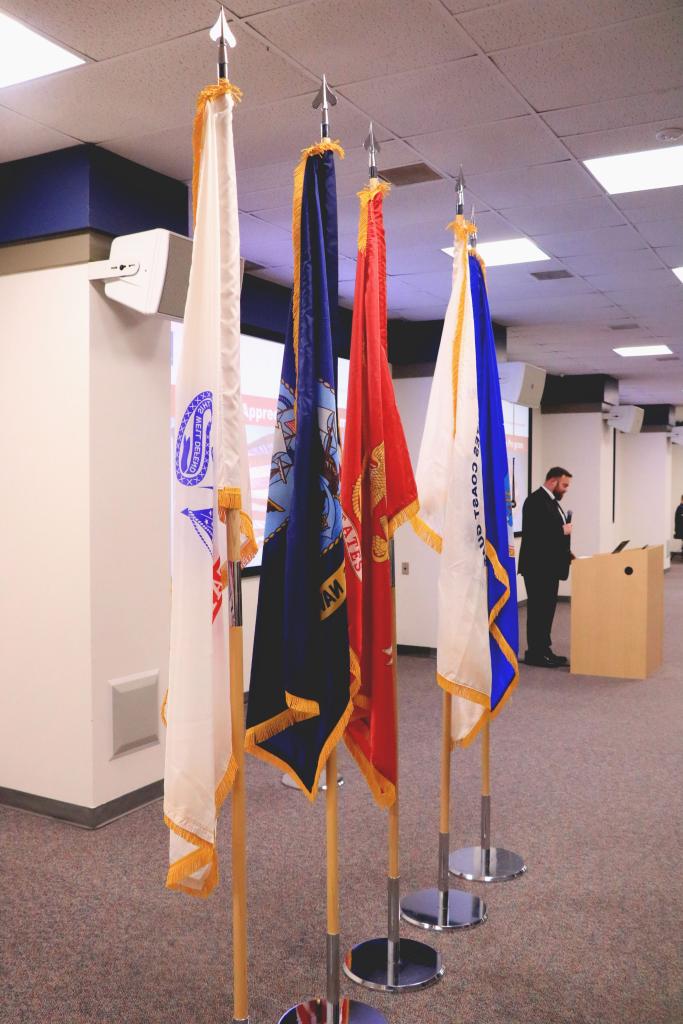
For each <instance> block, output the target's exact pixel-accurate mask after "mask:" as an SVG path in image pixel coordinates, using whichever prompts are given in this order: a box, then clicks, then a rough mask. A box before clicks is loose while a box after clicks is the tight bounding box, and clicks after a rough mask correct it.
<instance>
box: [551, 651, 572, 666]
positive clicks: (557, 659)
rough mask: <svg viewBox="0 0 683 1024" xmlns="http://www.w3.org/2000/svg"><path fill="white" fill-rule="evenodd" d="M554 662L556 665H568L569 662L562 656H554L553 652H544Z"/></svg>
mask: <svg viewBox="0 0 683 1024" xmlns="http://www.w3.org/2000/svg"><path fill="white" fill-rule="evenodd" d="M546 653H547V654H548V655H549V656H550V657H551V658H552V659H553V660H554V662H555V664H556V665H568V664H569V660H568V659H567V658H565V656H564V654H555V652H554V651H547V652H546Z"/></svg>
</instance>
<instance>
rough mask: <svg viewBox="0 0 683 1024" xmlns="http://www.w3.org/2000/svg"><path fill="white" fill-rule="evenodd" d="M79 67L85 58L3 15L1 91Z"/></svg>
mask: <svg viewBox="0 0 683 1024" xmlns="http://www.w3.org/2000/svg"><path fill="white" fill-rule="evenodd" d="M77 64H85V61H84V59H83V58H82V57H78V56H77V55H76V54H75V53H71V52H70V51H69V50H65V49H64V48H63V47H61V46H58V45H57V43H53V42H51V41H50V40H49V39H46V38H45V36H41V35H38V33H37V32H34V31H33V30H32V29H30V28H27V27H26V25H22V24H21V23H20V22H18V21H15V20H14V18H8V17H7V15H6V14H2V12H0V89H1V88H4V86H6V85H16V84H17V83H18V82H28V81H29V80H30V79H32V78H42V77H43V76H44V75H51V74H53V73H54V72H55V71H64V70H65V68H74V67H76V65H77Z"/></svg>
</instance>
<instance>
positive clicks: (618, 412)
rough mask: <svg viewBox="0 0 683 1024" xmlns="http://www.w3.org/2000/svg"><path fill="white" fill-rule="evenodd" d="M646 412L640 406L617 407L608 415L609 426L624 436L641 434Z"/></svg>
mask: <svg viewBox="0 0 683 1024" xmlns="http://www.w3.org/2000/svg"><path fill="white" fill-rule="evenodd" d="M643 415H644V410H643V409H641V408H640V406H639V405H615V406H614V407H613V408H612V409H610V411H609V412H608V413H607V426H608V427H614V429H615V430H620V431H621V433H622V434H639V433H640V431H641V428H642V426H643Z"/></svg>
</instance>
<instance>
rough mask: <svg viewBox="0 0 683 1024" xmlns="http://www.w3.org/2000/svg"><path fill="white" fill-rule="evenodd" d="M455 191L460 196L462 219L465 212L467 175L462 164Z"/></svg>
mask: <svg viewBox="0 0 683 1024" xmlns="http://www.w3.org/2000/svg"><path fill="white" fill-rule="evenodd" d="M455 191H456V192H457V194H458V209H457V215H458V217H462V215H463V214H464V212H465V174H464V172H463V169H462V164H460V170H459V171H458V177H457V178H456V179H455Z"/></svg>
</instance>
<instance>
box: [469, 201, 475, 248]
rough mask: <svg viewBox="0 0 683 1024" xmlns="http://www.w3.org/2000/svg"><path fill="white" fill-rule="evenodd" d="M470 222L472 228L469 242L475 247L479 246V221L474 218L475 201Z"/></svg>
mask: <svg viewBox="0 0 683 1024" xmlns="http://www.w3.org/2000/svg"><path fill="white" fill-rule="evenodd" d="M470 223H471V225H472V230H471V232H470V237H469V243H470V245H471V247H472V248H473V249H476V248H477V222H476V220H475V219H474V203H472V213H471V214H470Z"/></svg>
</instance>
